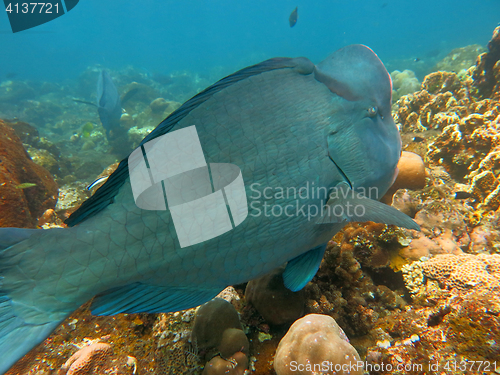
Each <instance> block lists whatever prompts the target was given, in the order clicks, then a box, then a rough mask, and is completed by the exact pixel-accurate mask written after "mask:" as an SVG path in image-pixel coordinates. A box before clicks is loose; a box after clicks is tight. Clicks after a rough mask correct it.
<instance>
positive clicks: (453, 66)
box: [433, 44, 484, 74]
mask: <svg viewBox="0 0 500 375" xmlns="http://www.w3.org/2000/svg"><path fill="white" fill-rule="evenodd" d="M483 52H484V47H483V46H480V45H479V44H473V45H470V46H466V47H460V48H455V49H453V50H452V51H451V52H450V53H449V54H448V55H446V57H445V58H444V59H442V60H441V61H438V62H437V63H436V67H435V69H433V70H442V71H443V70H444V71H447V72H455V73H459V74H460V73H462V72H463V71H466V70H467V69H469V68H470V67H471V66H472V65H474V64H475V62H476V59H477V56H478V55H479V54H481V53H483Z"/></svg>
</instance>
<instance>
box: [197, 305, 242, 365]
mask: <svg viewBox="0 0 500 375" xmlns="http://www.w3.org/2000/svg"><path fill="white" fill-rule="evenodd" d="M191 340H192V343H193V345H194V347H195V348H197V349H203V350H207V355H208V357H210V355H212V354H214V353H220V354H221V355H222V356H223V357H230V356H231V355H233V354H234V353H236V352H240V351H242V352H244V353H248V347H249V343H248V339H247V337H246V335H245V333H244V332H243V330H242V327H241V323H240V318H239V316H238V312H237V311H236V310H235V308H234V307H233V305H232V304H231V303H229V302H227V301H226V300H223V299H222V298H214V299H212V300H210V301H208V302H207V303H205V304H203V305H201V306H200V308H199V309H198V311H197V312H196V317H195V320H194V327H193V331H192V334H191Z"/></svg>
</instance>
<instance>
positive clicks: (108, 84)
mask: <svg viewBox="0 0 500 375" xmlns="http://www.w3.org/2000/svg"><path fill="white" fill-rule="evenodd" d="M97 112H98V113H99V118H100V120H101V123H102V126H103V127H104V129H106V135H107V136H108V138H109V137H110V136H112V135H113V131H116V129H118V128H119V127H120V118H121V115H122V104H121V101H120V95H118V90H117V89H116V86H115V84H114V83H113V81H112V80H111V76H110V75H109V73H108V72H107V71H105V70H103V71H102V72H101V73H100V75H99V79H98V80H97Z"/></svg>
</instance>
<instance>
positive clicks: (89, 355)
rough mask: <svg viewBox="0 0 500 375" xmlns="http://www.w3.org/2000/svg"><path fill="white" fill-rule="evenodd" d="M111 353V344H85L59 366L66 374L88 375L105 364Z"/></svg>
mask: <svg viewBox="0 0 500 375" xmlns="http://www.w3.org/2000/svg"><path fill="white" fill-rule="evenodd" d="M112 353H113V349H112V348H111V345H109V344H106V343H104V342H98V343H95V344H92V345H88V346H85V347H83V348H81V349H80V350H78V351H77V352H76V353H75V354H73V355H72V356H71V357H70V358H69V359H68V360H67V361H66V363H65V364H64V365H62V367H61V371H62V373H64V374H66V375H90V374H94V373H98V372H97V368H98V367H99V366H102V365H104V364H105V362H106V360H108V359H109V358H110V356H111V354H112Z"/></svg>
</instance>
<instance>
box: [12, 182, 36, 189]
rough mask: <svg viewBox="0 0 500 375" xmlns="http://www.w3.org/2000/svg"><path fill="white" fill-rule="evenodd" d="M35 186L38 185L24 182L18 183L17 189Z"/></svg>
mask: <svg viewBox="0 0 500 375" xmlns="http://www.w3.org/2000/svg"><path fill="white" fill-rule="evenodd" d="M34 186H36V184H34V183H32V182H24V183H22V184H19V185H17V186H16V189H21V190H24V189H27V188H30V187H34Z"/></svg>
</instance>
